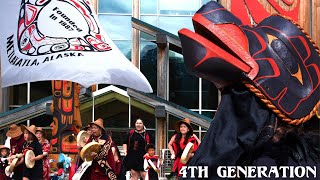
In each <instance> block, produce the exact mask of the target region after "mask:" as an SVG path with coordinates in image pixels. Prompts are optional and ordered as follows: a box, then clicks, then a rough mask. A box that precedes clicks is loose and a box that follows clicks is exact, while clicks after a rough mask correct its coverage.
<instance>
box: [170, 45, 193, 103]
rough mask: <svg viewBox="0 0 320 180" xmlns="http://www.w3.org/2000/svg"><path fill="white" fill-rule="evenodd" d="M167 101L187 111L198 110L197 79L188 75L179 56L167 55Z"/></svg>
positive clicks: (176, 54) (171, 53)
mask: <svg viewBox="0 0 320 180" xmlns="http://www.w3.org/2000/svg"><path fill="white" fill-rule="evenodd" d="M169 100H170V101H172V102H174V103H176V104H178V105H181V106H184V107H186V108H189V109H199V78H197V77H195V76H192V75H190V74H189V73H188V72H187V71H186V68H185V65H184V60H183V57H182V55H181V54H178V53H175V52H173V51H170V53H169Z"/></svg>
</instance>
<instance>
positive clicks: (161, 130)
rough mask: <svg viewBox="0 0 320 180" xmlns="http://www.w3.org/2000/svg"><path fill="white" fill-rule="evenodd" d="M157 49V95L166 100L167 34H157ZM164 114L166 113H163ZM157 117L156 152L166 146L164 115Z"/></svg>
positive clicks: (167, 84) (167, 92)
mask: <svg viewBox="0 0 320 180" xmlns="http://www.w3.org/2000/svg"><path fill="white" fill-rule="evenodd" d="M156 38H157V40H156V43H157V47H158V48H157V49H158V62H157V96H158V97H161V98H163V99H165V100H168V94H169V87H168V86H169V82H168V81H169V43H168V41H167V36H166V35H164V34H158V35H157V37H156ZM164 111H165V110H164ZM165 114H166V113H165ZM156 119H157V133H156V134H157V138H156V140H157V141H156V142H157V144H156V145H157V148H158V152H159V153H158V154H160V153H161V152H160V149H164V148H165V147H166V145H165V142H166V128H167V127H166V115H164V116H160V117H156Z"/></svg>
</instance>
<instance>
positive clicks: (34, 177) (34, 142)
mask: <svg viewBox="0 0 320 180" xmlns="http://www.w3.org/2000/svg"><path fill="white" fill-rule="evenodd" d="M21 130H22V131H23V135H24V139H25V140H26V141H25V142H24V144H23V152H24V153H23V154H24V155H26V152H27V151H28V150H32V151H33V153H34V157H27V156H24V162H25V163H24V164H23V180H42V179H43V161H42V158H43V152H42V146H41V144H40V143H39V141H38V138H37V136H36V130H37V127H36V126H35V125H31V126H25V125H21ZM26 158H30V159H29V160H30V162H35V164H34V166H33V167H32V168H28V167H27V166H26V165H27V163H28V162H27V159H26Z"/></svg>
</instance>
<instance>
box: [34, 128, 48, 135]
mask: <svg viewBox="0 0 320 180" xmlns="http://www.w3.org/2000/svg"><path fill="white" fill-rule="evenodd" d="M38 131H40V132H42V133H43V136H45V135H46V133H45V132H44V131H43V129H42V128H41V127H37V130H36V133H37V132H38Z"/></svg>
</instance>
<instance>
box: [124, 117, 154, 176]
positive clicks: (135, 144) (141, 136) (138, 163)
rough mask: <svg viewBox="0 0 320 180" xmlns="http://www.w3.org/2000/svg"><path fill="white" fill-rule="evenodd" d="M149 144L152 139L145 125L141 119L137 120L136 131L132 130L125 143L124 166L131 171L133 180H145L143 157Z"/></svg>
mask: <svg viewBox="0 0 320 180" xmlns="http://www.w3.org/2000/svg"><path fill="white" fill-rule="evenodd" d="M149 143H150V137H149V134H148V133H147V132H146V130H145V128H144V123H143V121H142V120H141V119H137V120H136V122H135V129H132V130H130V132H129V134H128V135H127V138H126V139H125V141H124V142H123V150H124V154H125V156H126V158H125V163H124V164H125V166H126V168H127V169H128V170H130V172H131V179H132V180H137V179H139V178H140V177H141V178H143V179H144V178H145V175H146V173H145V171H144V168H143V156H144V155H145V154H146V150H145V147H146V145H147V144H149Z"/></svg>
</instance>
